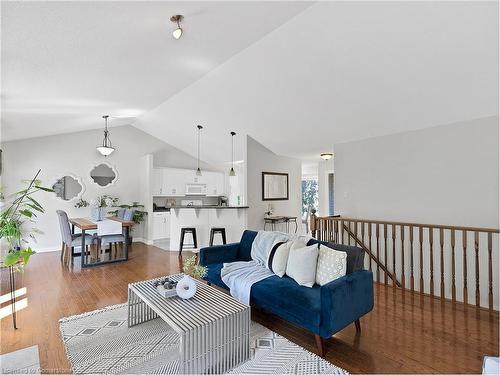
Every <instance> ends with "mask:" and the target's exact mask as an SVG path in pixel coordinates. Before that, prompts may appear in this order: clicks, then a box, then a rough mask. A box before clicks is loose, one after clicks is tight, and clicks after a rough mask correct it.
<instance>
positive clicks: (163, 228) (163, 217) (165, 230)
mask: <svg viewBox="0 0 500 375" xmlns="http://www.w3.org/2000/svg"><path fill="white" fill-rule="evenodd" d="M169 237H170V212H153V240H159V239H161V238H169Z"/></svg>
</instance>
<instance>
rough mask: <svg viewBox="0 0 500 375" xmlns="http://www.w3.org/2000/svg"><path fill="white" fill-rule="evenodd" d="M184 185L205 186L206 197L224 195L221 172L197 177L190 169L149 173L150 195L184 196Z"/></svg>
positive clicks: (161, 170)
mask: <svg viewBox="0 0 500 375" xmlns="http://www.w3.org/2000/svg"><path fill="white" fill-rule="evenodd" d="M186 184H204V185H206V192H207V196H220V195H225V191H224V173H222V172H211V171H202V175H201V176H197V175H196V171H195V170H191V169H178V168H153V171H152V173H151V190H152V195H164V196H184V195H186Z"/></svg>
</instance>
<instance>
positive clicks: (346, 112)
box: [135, 1, 498, 160]
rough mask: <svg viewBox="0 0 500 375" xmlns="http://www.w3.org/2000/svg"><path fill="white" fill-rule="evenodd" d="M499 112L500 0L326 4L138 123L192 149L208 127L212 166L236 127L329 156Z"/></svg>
mask: <svg viewBox="0 0 500 375" xmlns="http://www.w3.org/2000/svg"><path fill="white" fill-rule="evenodd" d="M497 114H498V2H423V1H422V2H404V1H403V2H390V1H389V2H355V1H354V2H320V3H317V4H315V5H313V6H311V7H309V8H307V9H305V10H304V11H303V12H302V13H300V14H299V15H298V16H297V17H295V18H293V19H291V20H290V21H289V22H287V23H285V24H284V25H282V26H281V27H279V28H278V29H276V30H274V31H273V32H272V33H270V34H268V35H267V36H266V37H265V38H262V39H261V40H259V41H258V42H257V43H255V44H253V45H252V46H251V47H249V48H247V49H245V50H244V51H242V52H240V53H239V54H238V55H235V56H233V57H232V58H231V59H230V60H228V61H227V62H225V63H224V64H222V65H221V66H219V67H217V68H215V69H214V70H212V71H211V72H210V73H208V74H207V75H206V76H205V77H203V78H202V79H201V80H199V81H197V82H195V83H194V84H193V85H191V86H190V87H188V88H187V89H185V90H184V91H182V92H180V93H179V94H178V95H175V96H174V97H172V98H170V99H169V100H167V101H166V102H165V103H163V104H162V105H161V106H159V107H158V108H156V109H155V110H153V111H151V112H148V113H146V114H144V115H143V116H141V117H140V118H139V119H138V121H137V122H136V124H135V125H136V126H139V127H141V128H142V129H143V130H145V131H147V132H150V133H151V134H153V135H155V136H157V137H159V138H161V139H164V140H167V139H168V140H169V141H170V142H173V143H174V144H177V145H179V146H180V147H181V148H182V149H185V150H192V151H191V152H194V147H195V144H194V142H193V134H194V133H193V131H191V132H189V131H186V129H191V127H193V128H194V124H195V123H196V122H197V121H203V122H204V124H205V125H206V132H205V134H206V135H205V142H207V143H209V144H210V145H212V147H210V150H211V153H210V157H212V158H213V159H214V160H217V159H219V158H224V156H226V159H227V155H228V151H227V149H225V147H224V146H225V145H226V144H227V142H226V143H224V142H221V139H220V137H221V135H224V134H227V132H228V131H229V130H233V129H234V130H236V131H237V132H240V133H241V132H244V133H248V134H250V135H251V136H252V137H253V138H255V139H256V140H258V141H259V142H261V143H262V144H264V145H265V146H266V147H267V148H269V149H271V150H272V151H274V152H276V153H278V154H281V155H287V156H292V157H297V158H301V159H308V160H319V154H320V153H321V152H324V151H331V150H332V148H333V145H334V144H337V143H342V142H347V141H351V140H357V139H363V138H369V137H375V136H381V135H386V134H391V133H397V132H403V131H408V130H415V129H420V128H425V127H431V126H437V125H442V124H451V123H454V122H458V121H464V120H470V119H475V118H481V117H486V116H492V115H497ZM223 139H224V138H223ZM450 141H452V140H450ZM205 148H207V146H206V147H205Z"/></svg>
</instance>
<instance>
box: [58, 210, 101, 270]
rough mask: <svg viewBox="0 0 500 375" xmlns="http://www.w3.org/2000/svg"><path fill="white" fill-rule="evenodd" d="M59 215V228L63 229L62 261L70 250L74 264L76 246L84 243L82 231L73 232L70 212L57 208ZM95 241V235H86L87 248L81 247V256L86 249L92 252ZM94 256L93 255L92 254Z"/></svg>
mask: <svg viewBox="0 0 500 375" xmlns="http://www.w3.org/2000/svg"><path fill="white" fill-rule="evenodd" d="M56 213H57V217H58V219H59V229H60V230H61V239H62V245H61V262H62V261H63V259H64V256H65V255H66V252H69V256H70V258H71V264H72V265H73V258H74V257H75V255H78V254H75V247H81V244H82V235H81V233H78V234H73V233H71V227H70V224H69V219H68V214H67V213H66V212H64V211H62V210H57V211H56ZM94 242H95V237H94V236H91V235H90V234H86V235H85V244H86V245H85V250H83V249H80V256H84V254H85V253H86V251H88V250H89V247H90V249H91V254H92V252H93V250H94ZM91 256H92V255H91Z"/></svg>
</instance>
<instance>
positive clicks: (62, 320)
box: [59, 302, 350, 375]
mask: <svg viewBox="0 0 500 375" xmlns="http://www.w3.org/2000/svg"><path fill="white" fill-rule="evenodd" d="M126 306H127V302H125V303H119V304H115V305H110V306H106V307H103V308H100V309H96V310H92V311H87V312H84V313H81V314H76V315H71V316H67V317H62V318H60V319H59V331H60V334H61V338H63V331H62V326H61V323H67V322H71V321H75V320H78V319H83V318H86V317H89V316H92V315H97V314H100V313H104V312H106V311H111V310H116V309H120V308H123V307H126ZM264 327H265V326H264ZM265 328H267V329H268V330H270V331H271V332H275V333H276V331H273V330H272V329H270V328H268V327H265ZM280 336H281V335H280ZM282 337H283V338H284V339H286V340H287V341H288V342H289V343H290V344H291V345H292V346H294V347H295V348H298V349H301V350H304V351H305V352H307V353H308V354H310V355H312V356H313V357H314V358H315V359H318V360H323V361H326V362H328V363H330V364H331V365H332V366H334V367H335V368H336V369H338V370H339V371H340V372H343V373H344V374H345V375H350V373H349V372H348V371H347V370H345V369H343V368H341V367H338V366H337V365H335V364H333V363H331V362H329V361H328V360H326V359H325V358H322V357H320V356H319V355H317V354H316V353H314V352H311V351H309V350H307V349H306V348H304V347H302V346H300V345H298V344H296V343H294V342H293V341H291V340H290V339H288V338H286V337H285V336H282ZM63 344H64V340H63ZM63 346H64V351H65V353H66V357H67V358H68V362H69V364H70V367H71V372H72V373H74V368H73V360H72V359H73V357H72V356H71V355H70V354H69V352H68V350H69V349H68V346H67V345H66V344H64V345H63Z"/></svg>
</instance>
